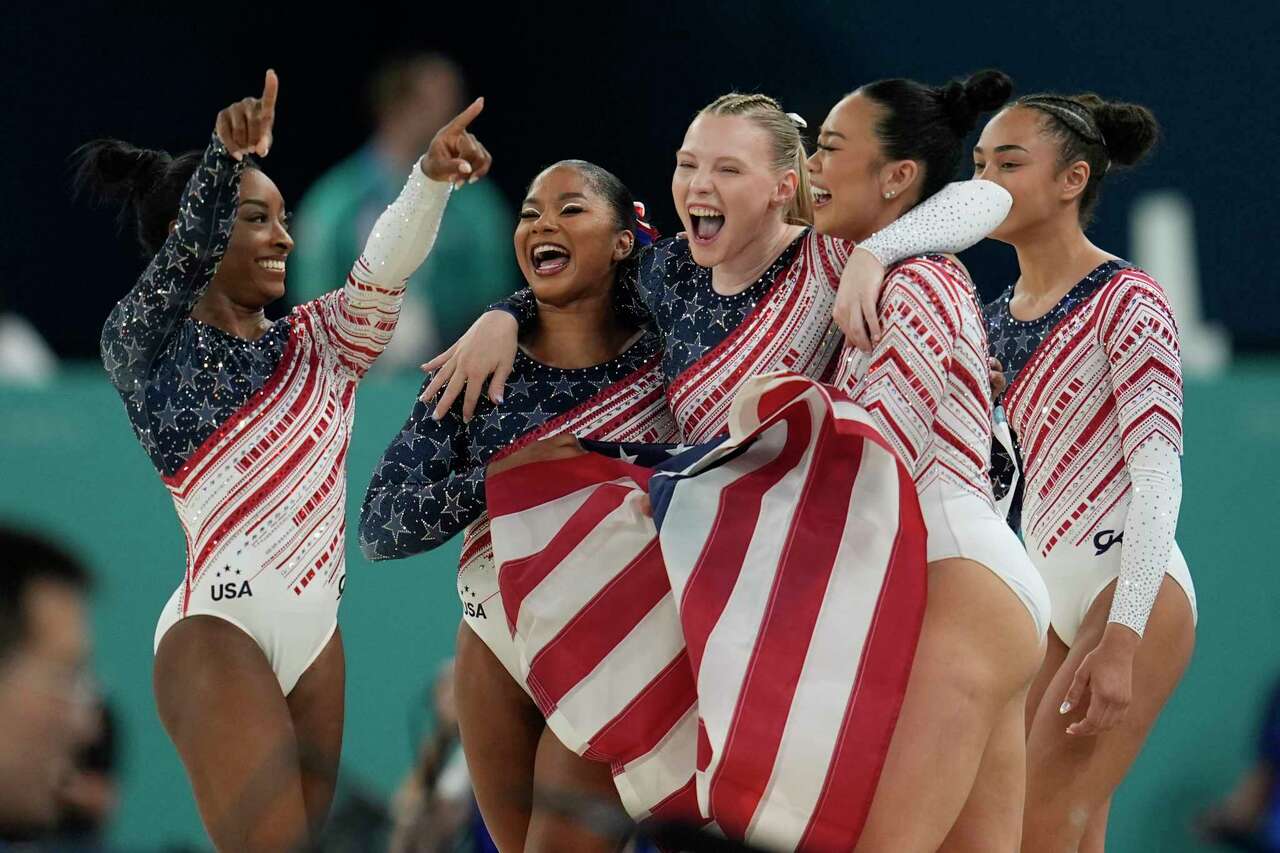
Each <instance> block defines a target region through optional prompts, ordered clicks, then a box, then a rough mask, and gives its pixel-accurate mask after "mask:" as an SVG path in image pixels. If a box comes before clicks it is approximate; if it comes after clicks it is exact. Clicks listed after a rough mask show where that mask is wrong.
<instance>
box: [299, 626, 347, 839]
mask: <svg viewBox="0 0 1280 853" xmlns="http://www.w3.org/2000/svg"><path fill="white" fill-rule="evenodd" d="M346 673H347V665H346V658H345V657H344V655H343V652H342V634H341V632H340V631H338V630H337V629H335V630H334V632H333V636H332V637H330V638H329V642H328V644H327V645H325V647H324V651H322V652H320V654H319V656H318V657H317V658H316V659H315V660H314V661H313V662H312V664H311V666H309V667H308V668H307V671H306V672H304V673H303V674H302V677H301V678H299V679H298V683H297V684H295V685H294V687H293V690H292V691H290V693H289V695H288V697H286V699H285V701H286V703H287V704H288V706H289V714H290V716H291V717H292V718H293V730H294V732H295V734H296V736H297V740H298V759H299V768H300V770H301V776H302V799H303V804H304V805H305V806H306V809H307V824H308V826H309V827H310V831H311V835H312V836H313V837H314V836H316V835H318V834H319V833H320V831H321V830H322V829H324V824H325V821H326V820H327V819H328V817H329V806H330V805H332V804H333V789H334V787H335V786H336V785H337V783H338V761H339V759H340V758H341V756H342V726H343V714H344V710H345V705H346V703H345V698H346V697H345V689H346Z"/></svg>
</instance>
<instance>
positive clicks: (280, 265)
mask: <svg viewBox="0 0 1280 853" xmlns="http://www.w3.org/2000/svg"><path fill="white" fill-rule="evenodd" d="M258 266H260V267H262V268H263V269H264V270H271V271H272V272H284V261H274V260H263V261H258Z"/></svg>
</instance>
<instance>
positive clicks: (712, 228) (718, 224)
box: [689, 204, 724, 244]
mask: <svg viewBox="0 0 1280 853" xmlns="http://www.w3.org/2000/svg"><path fill="white" fill-rule="evenodd" d="M689 220H690V222H691V223H692V225H693V228H692V236H693V239H694V240H695V241H697V242H698V243H704V244H705V243H710V242H712V241H713V240H715V239H716V237H717V236H719V234H720V229H722V228H724V214H723V213H721V212H720V211H718V210H716V209H715V208H714V207H707V206H706V205H702V204H695V205H692V206H691V207H690V208H689Z"/></svg>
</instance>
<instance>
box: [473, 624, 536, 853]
mask: <svg viewBox="0 0 1280 853" xmlns="http://www.w3.org/2000/svg"><path fill="white" fill-rule="evenodd" d="M454 678H455V697H456V700H457V703H458V729H459V732H460V734H461V736H462V751H463V754H464V755H466V757H467V768H468V769H469V770H470V771H471V783H472V785H473V787H474V788H475V794H476V802H477V803H478V804H479V805H480V814H481V815H483V816H484V822H485V826H487V827H488V829H489V834H490V835H491V836H493V840H494V843H495V844H497V845H498V849H499V850H502V851H503V853H509V851H519V850H523V849H524V847H525V837H526V834H527V833H528V830H529V819H530V817H531V815H532V809H533V776H534V768H535V766H536V762H537V756H538V739H539V738H540V737H541V736H542V732H543V729H544V728H546V724H545V723H544V722H543V719H542V715H541V714H540V713H539V712H538V706H537V705H535V704H533V700H532V699H530V698H529V695H528V694H527V693H525V692H524V690H523V689H521V687H520V685H518V684H516V683H515V681H514V680H513V679H512V678H511V674H510V673H508V672H507V670H506V668H505V667H503V665H502V663H501V662H500V661H499V660H498V658H497V657H496V656H495V655H494V653H493V652H491V651H490V650H489V647H488V646H486V645H485V644H484V641H483V640H481V639H480V638H479V637H478V636H476V633H475V632H474V631H472V630H471V628H470V626H468V625H467V623H466V622H462V623H461V624H460V625H459V626H458V641H457V650H456V652H455V663H454Z"/></svg>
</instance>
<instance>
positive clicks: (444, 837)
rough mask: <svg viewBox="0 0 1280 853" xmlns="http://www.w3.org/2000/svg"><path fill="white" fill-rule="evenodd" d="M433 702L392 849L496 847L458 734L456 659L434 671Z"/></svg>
mask: <svg viewBox="0 0 1280 853" xmlns="http://www.w3.org/2000/svg"><path fill="white" fill-rule="evenodd" d="M431 700H432V706H433V709H434V711H435V723H436V725H435V729H434V731H432V732H431V734H430V735H429V736H428V737H425V738H423V739H422V743H421V746H420V747H419V750H418V760H417V764H416V766H415V767H414V768H413V770H411V771H410V772H409V775H408V776H407V777H406V778H405V780H404V782H403V783H401V785H400V790H399V791H397V792H396V797H395V802H394V804H393V805H392V820H393V824H394V828H393V830H392V835H391V847H390V849H391V853H437V851H456V850H467V851H476V853H481V851H484V853H488V851H496V850H497V848H496V847H495V846H494V844H493V841H492V839H490V838H489V833H488V832H487V831H486V830H485V828H484V823H483V821H482V820H481V819H480V810H479V808H478V807H477V806H476V801H475V796H474V795H473V793H472V789H471V776H470V774H469V773H468V772H467V762H466V758H465V757H464V756H463V754H462V742H461V740H460V739H459V737H458V710H457V705H456V704H455V702H454V693H453V661H452V660H449V661H446V662H445V663H444V665H443V666H441V668H440V672H439V673H438V674H437V675H436V679H435V682H434V683H433V684H432V688H431Z"/></svg>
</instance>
